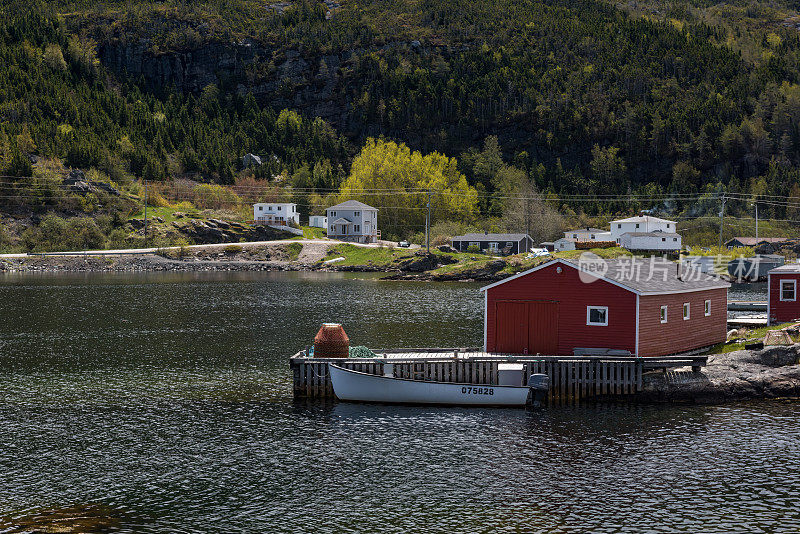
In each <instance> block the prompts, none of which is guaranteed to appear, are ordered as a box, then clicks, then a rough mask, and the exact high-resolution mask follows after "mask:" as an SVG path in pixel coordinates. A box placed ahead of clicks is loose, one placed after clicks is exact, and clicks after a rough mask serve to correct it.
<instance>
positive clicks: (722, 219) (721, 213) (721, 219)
mask: <svg viewBox="0 0 800 534" xmlns="http://www.w3.org/2000/svg"><path fill="white" fill-rule="evenodd" d="M724 224H725V193H723V194H722V207H721V208H720V210H719V249H720V250H722V226H723V225H724Z"/></svg>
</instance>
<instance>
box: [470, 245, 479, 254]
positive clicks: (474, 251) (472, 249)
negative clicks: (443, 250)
mask: <svg viewBox="0 0 800 534" xmlns="http://www.w3.org/2000/svg"><path fill="white" fill-rule="evenodd" d="M467 252H469V253H470V254H480V253H481V249H480V248H479V247H478V245H470V246H468V247H467Z"/></svg>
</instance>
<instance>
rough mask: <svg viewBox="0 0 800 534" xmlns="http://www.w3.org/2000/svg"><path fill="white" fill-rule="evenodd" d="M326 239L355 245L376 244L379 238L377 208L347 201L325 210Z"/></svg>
mask: <svg viewBox="0 0 800 534" xmlns="http://www.w3.org/2000/svg"><path fill="white" fill-rule="evenodd" d="M327 213H328V221H327V222H328V225H327V227H328V237H330V238H331V239H339V240H341V241H355V242H357V243H376V242H377V241H378V239H380V237H381V233H380V231H378V208H373V207H372V206H368V205H366V204H364V203H363V202H359V201H357V200H347V201H345V202H342V203H340V204H336V205H335V206H331V207H330V208H328V210H327Z"/></svg>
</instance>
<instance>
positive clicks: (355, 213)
mask: <svg viewBox="0 0 800 534" xmlns="http://www.w3.org/2000/svg"><path fill="white" fill-rule="evenodd" d="M360 215H361V212H360V211H355V212H353V216H354V217H358V216H360Z"/></svg>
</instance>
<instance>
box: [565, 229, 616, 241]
mask: <svg viewBox="0 0 800 534" xmlns="http://www.w3.org/2000/svg"><path fill="white" fill-rule="evenodd" d="M564 237H565V238H567V239H574V240H575V241H614V238H613V237H611V232H609V231H608V230H601V229H600V228H589V227H588V226H587V227H586V228H579V229H577V230H569V231H567V232H564Z"/></svg>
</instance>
